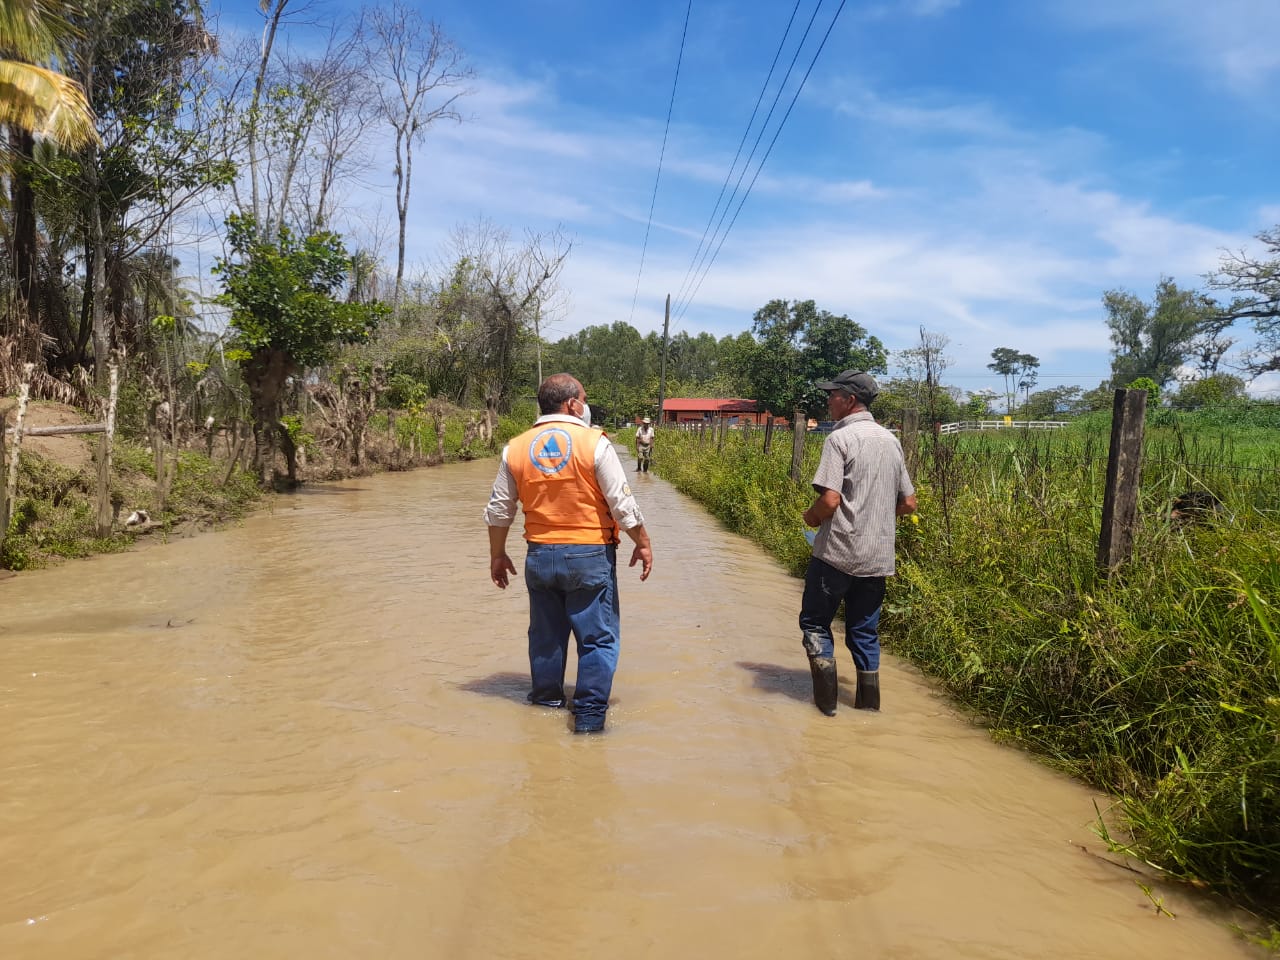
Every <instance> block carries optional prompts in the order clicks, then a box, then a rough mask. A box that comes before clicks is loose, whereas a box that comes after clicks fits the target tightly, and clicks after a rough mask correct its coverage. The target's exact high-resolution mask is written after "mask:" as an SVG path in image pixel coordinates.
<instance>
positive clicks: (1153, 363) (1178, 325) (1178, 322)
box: [1102, 277, 1221, 387]
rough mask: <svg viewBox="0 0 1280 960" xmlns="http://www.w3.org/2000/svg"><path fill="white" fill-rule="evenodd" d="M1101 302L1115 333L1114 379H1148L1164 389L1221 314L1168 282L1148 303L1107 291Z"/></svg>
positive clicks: (1199, 296)
mask: <svg viewBox="0 0 1280 960" xmlns="http://www.w3.org/2000/svg"><path fill="white" fill-rule="evenodd" d="M1102 303H1103V305H1104V306H1105V307H1106V310H1107V327H1108V328H1109V329H1110V330H1111V343H1112V351H1111V378H1112V380H1113V381H1115V382H1116V383H1129V382H1131V381H1133V380H1135V379H1138V378H1139V377H1147V378H1149V379H1151V380H1153V381H1155V383H1156V384H1157V385H1158V386H1161V387H1163V386H1164V385H1165V384H1166V383H1168V382H1169V381H1170V380H1171V379H1172V378H1173V374H1174V372H1175V371H1176V370H1177V369H1178V367H1180V366H1182V365H1183V364H1184V363H1186V362H1187V359H1188V357H1189V356H1190V354H1191V344H1192V342H1193V341H1194V340H1195V339H1196V337H1197V336H1199V335H1200V334H1201V333H1203V332H1204V331H1205V330H1206V329H1207V328H1209V327H1210V326H1211V325H1212V324H1213V322H1214V318H1215V317H1217V316H1218V315H1219V313H1220V312H1221V311H1220V309H1219V307H1218V305H1217V304H1216V303H1214V302H1213V300H1212V299H1210V298H1209V297H1207V296H1205V295H1204V294H1201V293H1196V292H1195V291H1194V290H1182V289H1179V287H1178V285H1177V284H1176V283H1174V282H1173V281H1172V280H1171V279H1169V278H1168V277H1165V278H1163V279H1161V281H1160V283H1159V284H1158V285H1157V286H1156V295H1155V299H1154V301H1153V302H1151V303H1149V304H1148V303H1145V302H1143V301H1142V300H1140V299H1139V298H1138V297H1136V296H1134V295H1133V294H1132V293H1129V292H1127V291H1125V290H1108V291H1107V292H1106V293H1105V294H1103V297H1102Z"/></svg>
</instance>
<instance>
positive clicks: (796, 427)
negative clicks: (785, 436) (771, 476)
mask: <svg viewBox="0 0 1280 960" xmlns="http://www.w3.org/2000/svg"><path fill="white" fill-rule="evenodd" d="M807 426H808V421H807V420H806V419H805V415H804V411H803V410H797V411H796V415H795V420H794V422H793V423H792V424H791V479H792V480H794V481H795V482H796V483H799V482H800V471H801V470H803V469H804V434H805V428H806V427H807Z"/></svg>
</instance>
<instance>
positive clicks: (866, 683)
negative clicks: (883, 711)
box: [853, 670, 880, 710]
mask: <svg viewBox="0 0 1280 960" xmlns="http://www.w3.org/2000/svg"><path fill="white" fill-rule="evenodd" d="M853 709H855V710H879V709H880V671H879V670H859V671H858V692H857V693H855V694H854V695H853Z"/></svg>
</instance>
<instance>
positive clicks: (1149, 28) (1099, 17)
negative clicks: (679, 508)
mask: <svg viewBox="0 0 1280 960" xmlns="http://www.w3.org/2000/svg"><path fill="white" fill-rule="evenodd" d="M1058 13H1059V15H1060V16H1061V17H1062V18H1063V19H1065V20H1066V21H1067V22H1069V23H1073V24H1077V25H1079V26H1083V27H1090V28H1097V29H1104V30H1112V29H1118V30H1125V31H1127V32H1129V33H1134V34H1138V35H1140V36H1142V37H1145V38H1149V39H1151V40H1153V41H1155V42H1156V43H1157V44H1158V45H1159V46H1160V47H1161V48H1163V51H1164V53H1165V56H1166V57H1168V58H1171V59H1176V60H1177V61H1179V62H1191V63H1195V64H1198V65H1199V66H1200V68H1201V69H1204V70H1207V71H1209V72H1210V73H1212V74H1214V75H1215V76H1217V77H1218V78H1219V79H1220V80H1221V81H1223V82H1224V83H1225V84H1226V85H1227V86H1228V87H1230V88H1231V89H1233V90H1235V91H1236V92H1238V93H1242V94H1253V93H1258V92H1261V90H1262V88H1264V87H1266V86H1267V85H1269V84H1270V83H1271V81H1272V79H1273V78H1274V77H1275V76H1276V75H1277V74H1280V44H1277V43H1276V37H1277V36H1280V4H1277V3H1274V2H1272V0H1214V2H1212V3H1205V2H1204V0H1143V2H1138V0H1128V2H1116V0H1060V3H1059V5H1058Z"/></svg>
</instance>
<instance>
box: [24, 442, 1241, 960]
mask: <svg viewBox="0 0 1280 960" xmlns="http://www.w3.org/2000/svg"><path fill="white" fill-rule="evenodd" d="M492 472H493V464H492V463H475V464H466V465H458V466H450V467H446V468H443V469H437V470H426V471H419V472H416V473H412V474H401V475H392V476H383V477H377V478H372V479H368V480H362V481H361V482H360V483H359V484H351V485H348V487H347V488H346V489H345V490H339V489H337V488H335V487H319V488H315V489H308V490H306V491H305V492H303V493H301V494H300V495H298V496H297V497H295V498H292V499H290V500H286V501H284V502H283V504H282V505H281V506H279V507H278V508H277V509H275V510H274V511H273V512H272V513H270V514H263V515H261V516H257V517H254V518H252V519H250V520H249V521H247V522H246V523H245V524H244V525H242V526H240V527H237V528H234V529H230V530H226V531H223V532H220V533H215V534H210V535H207V536H203V537H199V538H196V539H193V540H184V541H180V542H176V543H173V544H170V545H167V546H165V547H162V548H157V549H151V550H144V551H139V552H137V553H133V554H129V555H121V556H110V557H100V558H96V559H94V560H91V561H83V562H75V563H69V564H67V565H66V566H63V567H62V568H60V569H57V570H51V571H44V572H40V573H35V574H29V575H23V576H21V577H18V578H15V579H12V580H9V581H6V582H4V583H0V777H2V778H3V783H4V792H3V796H2V800H0V863H3V864H4V869H3V871H0V956H3V957H6V958H14V957H32V958H35V957H39V958H72V957H74V958H87V957H103V958H107V957H112V958H114V957H126V956H127V957H147V958H150V957H184V958H205V957H208V958H226V957H285V956H290V957H291V956H305V957H333V958H339V957H342V958H347V957H379V958H400V957H404V958H420V957H449V958H468V957H485V958H488V957H504V958H510V957H538V958H545V957H548V956H554V955H564V954H567V953H570V952H573V953H586V952H591V953H601V954H606V955H610V956H614V957H621V958H626V957H653V956H676V957H694V956H713V957H768V958H772V960H776V958H778V957H787V958H810V957H813V958H819V957H822V958H826V957H847V956H868V957H947V958H950V957H974V958H983V960H991V958H1004V957H1008V958H1026V957H1063V958H1076V957H1116V958H1121V957H1124V958H1130V957H1162V958H1176V957H1195V958H1204V957H1215V958H1218V957H1243V956H1248V955H1250V954H1249V953H1248V952H1247V951H1246V948H1245V947H1243V946H1242V945H1241V944H1240V943H1239V942H1237V941H1235V940H1234V939H1233V938H1232V937H1231V935H1230V934H1229V933H1227V932H1226V930H1225V929H1224V928H1223V927H1222V926H1221V924H1220V923H1219V922H1217V921H1216V920H1214V919H1210V918H1206V917H1205V916H1203V915H1202V913H1200V910H1199V908H1198V907H1197V905H1195V904H1194V903H1189V902H1187V898H1186V896H1185V893H1184V892H1182V891H1180V890H1177V889H1173V890H1163V889H1159V888H1157V891H1156V894H1157V895H1158V896H1163V897H1164V898H1165V901H1164V902H1165V905H1166V906H1167V907H1169V909H1171V910H1172V911H1173V912H1174V913H1176V914H1177V915H1178V918H1177V919H1176V920H1170V919H1169V918H1167V917H1157V916H1156V915H1155V913H1154V910H1153V909H1152V904H1151V901H1149V900H1148V899H1147V898H1146V896H1145V895H1144V894H1143V893H1142V892H1141V891H1140V890H1139V889H1138V887H1137V886H1136V884H1135V883H1134V875H1133V874H1131V873H1129V872H1128V871H1126V870H1124V869H1121V868H1118V867H1116V866H1113V865H1111V864H1109V863H1107V862H1105V860H1104V859H1102V858H1101V857H1099V856H1095V855H1091V853H1089V852H1085V851H1090V852H1092V853H1095V854H1096V853H1100V852H1101V851H1100V849H1099V846H1098V844H1097V842H1096V840H1095V839H1094V838H1093V837H1092V834H1091V832H1090V830H1089V823H1090V820H1091V819H1092V816H1093V807H1092V801H1093V797H1092V796H1091V794H1090V793H1089V792H1087V791H1086V790H1084V789H1082V788H1080V787H1078V786H1076V785H1074V784H1072V783H1069V782H1067V781H1064V780H1063V779H1061V778H1059V777H1058V776H1056V775H1054V774H1052V773H1050V772H1049V771H1047V770H1044V769H1042V768H1041V767H1039V766H1037V765H1036V764H1035V763H1034V762H1032V761H1030V760H1028V759H1027V758H1026V757H1024V756H1023V755H1021V754H1019V753H1017V752H1015V751H1011V750H1006V749H1002V748H998V747H996V746H994V745H992V744H991V743H989V742H988V740H987V739H986V737H985V736H984V735H983V733H982V732H981V731H978V730H975V729H974V728H972V727H971V726H970V725H969V724H967V723H966V722H965V721H964V720H963V719H960V718H959V717H958V716H957V715H956V714H955V713H954V712H953V711H952V710H950V709H949V708H948V707H947V706H946V705H945V703H944V702H943V701H942V700H941V699H940V698H939V697H938V696H937V695H935V694H934V693H933V692H931V691H930V689H929V687H928V686H927V685H926V684H924V683H923V682H921V681H920V680H919V679H917V678H916V676H915V675H914V674H913V673H912V672H911V671H910V670H909V669H908V668H906V667H904V666H902V665H900V664H898V663H895V662H894V661H892V660H890V661H889V662H887V663H886V664H885V666H884V668H883V681H882V682H883V684H884V690H885V711H884V712H883V713H882V714H880V715H867V714H865V713H861V712H854V711H853V710H852V709H850V708H851V706H852V693H851V691H848V690H846V691H844V692H843V693H842V696H841V709H840V713H839V715H838V716H836V717H835V718H834V719H827V718H825V717H823V716H821V715H820V714H819V713H818V712H817V711H816V710H815V709H813V707H812V706H811V704H810V703H809V686H808V684H809V681H808V670H807V667H806V665H805V662H804V659H803V654H802V652H801V650H800V646H799V640H798V636H797V632H796V626H795V622H796V612H797V609H798V604H799V593H800V585H799V583H798V582H797V581H795V580H792V579H789V578H788V577H786V576H785V575H784V574H783V573H782V572H781V571H780V570H779V569H778V568H777V567H776V566H775V565H774V564H773V563H772V562H771V561H770V560H768V558H766V557H764V556H763V555H762V554H761V553H760V552H759V551H758V550H757V549H756V548H754V547H753V546H751V545H750V544H747V543H746V542H744V541H742V540H741V539H739V538H736V537H734V536H732V535H729V534H727V533H725V532H724V531H722V530H720V529H719V528H718V527H717V525H716V524H715V523H714V522H713V521H711V520H708V519H707V518H706V517H705V516H703V515H702V514H701V513H700V512H698V510H697V509H696V508H695V507H693V506H692V505H691V504H689V503H688V502H687V501H685V500H683V499H682V498H680V497H679V496H678V495H677V494H675V493H674V492H673V491H672V490H671V489H670V488H669V487H668V486H667V485H666V484H664V483H663V482H662V481H660V480H659V479H658V478H656V477H653V476H643V477H637V478H636V479H635V481H634V482H635V484H636V486H637V488H638V490H637V492H638V495H639V497H640V498H641V503H642V506H643V507H644V509H645V512H646V515H647V516H648V518H649V521H650V527H651V529H652V532H653V535H654V541H655V547H656V557H657V563H656V566H655V572H654V575H653V577H652V578H651V579H650V580H649V582H647V583H645V584H640V583H639V579H638V576H636V571H634V570H623V571H622V572H621V579H622V603H623V620H624V622H623V648H622V659H621V664H620V668H619V674H618V679H617V682H616V684H615V687H614V700H613V704H614V706H613V709H612V710H611V712H610V730H609V732H608V733H607V734H606V735H605V736H604V737H601V738H597V739H590V738H575V737H573V736H571V735H570V734H569V729H570V724H569V715H568V714H567V712H566V711H563V710H560V711H557V710H547V709H539V708H531V707H529V706H527V705H526V704H525V703H524V695H525V693H526V692H527V674H526V670H527V662H526V660H525V656H524V637H525V630H526V620H525V597H524V590H523V585H522V581H521V580H519V579H517V580H516V582H515V584H514V585H513V587H512V588H511V589H509V590H508V591H506V592H505V593H502V592H499V591H497V590H495V589H494V588H493V587H492V585H491V584H490V583H489V581H488V576H487V544H486V539H485V533H484V529H483V526H482V525H481V522H480V520H479V517H480V513H481V511H482V509H483V506H484V502H485V499H486V497H487V494H488V486H489V482H490V480H491V476H492ZM516 553H517V556H518V554H519V548H518V546H517V548H516ZM841 666H842V667H844V666H845V664H844V663H842V664H841ZM846 672H849V673H852V668H851V666H849V668H848V669H847V671H846ZM570 676H572V670H571V672H570Z"/></svg>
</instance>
